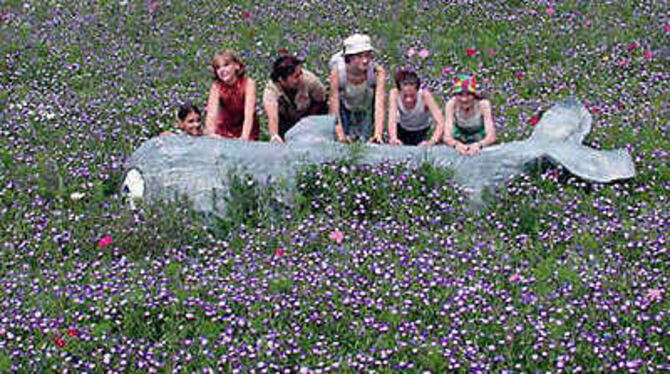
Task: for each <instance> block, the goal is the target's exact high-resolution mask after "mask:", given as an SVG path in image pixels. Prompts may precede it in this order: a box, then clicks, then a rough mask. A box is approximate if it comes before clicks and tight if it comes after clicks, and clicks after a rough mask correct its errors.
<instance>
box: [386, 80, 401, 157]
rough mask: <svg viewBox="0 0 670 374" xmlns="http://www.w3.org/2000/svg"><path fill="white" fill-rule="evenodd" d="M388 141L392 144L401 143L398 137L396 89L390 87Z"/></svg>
mask: <svg viewBox="0 0 670 374" xmlns="http://www.w3.org/2000/svg"><path fill="white" fill-rule="evenodd" d="M388 133H389V143H390V144H392V145H402V142H401V141H400V139H398V89H397V88H392V89H391V91H390V92H389V122H388Z"/></svg>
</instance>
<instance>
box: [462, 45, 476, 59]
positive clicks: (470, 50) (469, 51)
mask: <svg viewBox="0 0 670 374" xmlns="http://www.w3.org/2000/svg"><path fill="white" fill-rule="evenodd" d="M465 54H467V55H468V57H473V56H474V55H476V54H477V50H476V49H475V48H474V47H470V48H468V49H466V50H465Z"/></svg>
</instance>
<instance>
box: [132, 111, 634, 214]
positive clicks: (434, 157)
mask: <svg viewBox="0 0 670 374" xmlns="http://www.w3.org/2000/svg"><path fill="white" fill-rule="evenodd" d="M334 120H335V119H334V117H331V116H312V117H307V118H304V119H303V120H302V121H301V122H300V123H298V124H297V125H296V126H295V127H294V128H293V129H291V130H290V131H289V132H288V133H287V134H286V144H284V145H281V144H271V143H265V142H245V141H241V140H235V139H231V140H221V139H212V138H207V137H190V136H185V135H175V136H168V137H157V138H153V139H150V140H148V141H146V142H145V143H144V144H142V146H140V147H139V148H138V149H137V150H136V151H135V152H134V153H133V154H132V155H131V157H130V158H129V160H128V161H127V163H126V174H125V177H124V179H123V185H122V191H123V193H125V194H127V195H129V196H130V197H132V198H144V199H148V200H156V199H172V198H174V197H175V196H179V195H185V196H186V197H188V198H189V200H190V201H191V202H192V203H193V208H194V209H195V210H197V211H201V212H205V213H213V214H215V215H223V214H225V200H226V199H225V198H224V197H225V196H227V194H228V186H229V185H230V181H231V179H230V178H232V177H233V176H234V175H241V174H248V175H250V176H251V177H252V178H253V179H254V180H255V181H256V182H257V183H259V184H260V185H267V184H268V183H280V184H281V185H282V189H283V191H285V192H287V193H289V194H290V193H291V192H292V191H293V190H294V188H295V186H294V183H295V179H296V175H297V173H298V171H299V169H300V168H301V167H303V166H305V165H309V164H319V163H324V162H333V161H337V160H352V162H356V163H358V164H371V165H374V164H378V163H381V162H385V161H398V162H409V163H410V165H415V166H419V165H420V164H421V163H423V162H429V163H431V164H433V165H435V166H438V167H444V168H449V169H451V170H453V171H454V178H455V180H456V182H457V183H459V184H461V185H462V186H465V187H466V188H467V189H468V191H469V192H470V194H471V198H472V199H473V201H474V202H479V201H481V193H482V191H483V190H484V189H485V188H487V187H491V186H495V185H498V184H500V183H502V182H504V181H506V180H507V179H509V178H510V177H512V176H513V175H516V174H519V173H521V172H523V170H524V167H525V166H526V165H528V164H529V163H531V162H533V161H534V160H537V159H540V158H548V159H550V160H552V161H554V162H557V163H559V164H562V165H563V166H565V168H566V169H567V170H568V171H570V172H571V173H573V174H575V175H577V176H579V177H581V178H583V179H586V180H589V181H594V182H610V181H613V180H617V179H625V178H631V177H633V176H635V166H634V165H633V162H632V161H631V158H630V155H629V154H628V153H627V152H626V151H625V150H623V149H617V150H612V151H601V150H595V149H592V148H589V147H586V146H584V145H582V141H583V140H584V137H585V136H586V135H587V134H588V133H589V131H590V130H591V115H590V114H589V112H588V111H587V110H586V108H584V106H583V105H582V104H581V103H579V102H578V101H576V100H575V99H572V98H570V99H567V100H564V101H562V102H559V103H557V104H556V105H554V106H553V107H552V108H551V109H550V110H548V111H547V112H546V113H545V114H544V116H543V117H542V119H541V120H540V122H539V123H538V124H537V126H536V128H535V131H534V132H533V134H532V135H531V136H530V137H529V138H528V139H525V140H521V141H515V142H510V143H506V144H499V145H495V146H491V147H488V148H486V149H484V150H483V151H482V152H481V153H480V154H479V155H477V156H474V157H467V156H461V155H460V154H458V153H457V152H456V151H455V150H454V149H451V148H448V147H446V146H444V145H441V146H432V147H410V146H389V145H368V144H364V145H360V146H359V147H358V148H357V151H358V152H357V155H356V157H353V158H352V157H351V153H352V152H351V147H352V146H350V145H345V144H341V143H337V142H335V141H334V140H333V124H334Z"/></svg>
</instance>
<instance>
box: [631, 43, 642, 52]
mask: <svg viewBox="0 0 670 374" xmlns="http://www.w3.org/2000/svg"><path fill="white" fill-rule="evenodd" d="M639 46H640V42H638V41H637V40H636V41H634V42H632V43H629V44H628V52H633V51H634V50H636V49H637V47H639Z"/></svg>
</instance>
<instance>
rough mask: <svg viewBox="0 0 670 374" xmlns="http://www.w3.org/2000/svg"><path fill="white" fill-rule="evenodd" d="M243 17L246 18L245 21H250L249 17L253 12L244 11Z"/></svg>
mask: <svg viewBox="0 0 670 374" xmlns="http://www.w3.org/2000/svg"><path fill="white" fill-rule="evenodd" d="M242 17H243V18H244V20H245V21H248V20H249V18H251V14H249V12H244V13H242Z"/></svg>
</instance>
